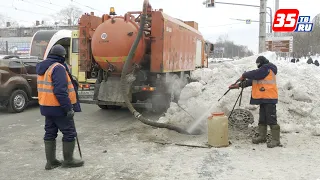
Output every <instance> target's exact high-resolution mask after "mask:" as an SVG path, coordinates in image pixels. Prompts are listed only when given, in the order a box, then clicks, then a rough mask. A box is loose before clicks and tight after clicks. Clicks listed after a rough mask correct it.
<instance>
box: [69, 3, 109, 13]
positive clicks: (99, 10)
mask: <svg viewBox="0 0 320 180" xmlns="http://www.w3.org/2000/svg"><path fill="white" fill-rule="evenodd" d="M70 1H71V2H73V3H76V4H78V5H80V6H84V7H87V8H89V9H92V10H96V11H99V12H102V13H104V12H103V11H100V10H99V9H96V8H93V7H91V6H87V5H85V4H81V3H79V2H77V1H74V0H70Z"/></svg>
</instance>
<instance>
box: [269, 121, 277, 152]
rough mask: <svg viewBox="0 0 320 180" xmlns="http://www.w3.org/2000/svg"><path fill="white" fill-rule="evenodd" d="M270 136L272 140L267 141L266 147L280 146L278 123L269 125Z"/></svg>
mask: <svg viewBox="0 0 320 180" xmlns="http://www.w3.org/2000/svg"><path fill="white" fill-rule="evenodd" d="M270 129H271V136H272V140H271V141H270V142H269V143H267V147H268V148H274V147H277V146H280V126H279V125H271V126H270Z"/></svg>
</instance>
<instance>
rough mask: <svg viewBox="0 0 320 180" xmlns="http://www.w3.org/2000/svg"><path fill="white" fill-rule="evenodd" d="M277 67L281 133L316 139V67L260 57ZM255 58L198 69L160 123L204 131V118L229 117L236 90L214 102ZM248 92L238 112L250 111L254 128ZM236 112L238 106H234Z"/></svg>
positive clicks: (319, 99)
mask: <svg viewBox="0 0 320 180" xmlns="http://www.w3.org/2000/svg"><path fill="white" fill-rule="evenodd" d="M262 55H264V56H265V57H266V58H268V59H269V60H270V61H271V62H272V63H274V64H275V65H276V66H277V67H278V75H277V85H278V90H279V103H278V104H277V116H278V122H279V124H280V125H281V128H282V132H283V133H290V132H301V133H303V132H306V131H309V132H311V133H312V134H313V135H320V119H319V117H320V94H319V93H318V90H319V89H320V74H319V70H320V69H319V67H317V66H312V65H309V64H306V63H289V62H287V61H283V60H276V55H275V53H273V52H266V53H263V54H262ZM257 57H258V55H255V56H251V57H247V58H243V59H240V60H237V61H232V62H223V63H219V64H212V65H211V66H210V68H204V69H198V70H196V71H194V72H193V73H192V78H193V79H197V80H199V82H192V83H190V84H188V85H187V86H186V87H185V88H184V89H183V90H182V92H181V95H180V101H179V103H178V104H176V103H171V106H170V108H169V109H168V111H167V112H166V113H165V115H164V117H161V118H160V119H159V121H160V122H165V123H170V124H174V125H177V126H179V127H183V128H187V129H188V128H189V129H194V128H202V129H203V130H205V129H206V120H207V117H208V116H209V115H210V114H211V113H213V112H224V113H225V114H229V112H230V111H231V109H232V107H233V105H234V103H235V101H236V99H237V96H238V95H239V93H240V89H239V90H231V91H230V92H229V93H228V94H227V95H226V96H225V97H223V98H222V99H221V100H220V101H219V102H218V99H219V98H221V96H222V95H223V94H224V93H225V92H226V91H227V90H228V86H229V85H230V84H233V83H234V82H235V81H236V80H237V79H238V78H239V77H240V76H241V75H242V73H244V72H245V71H249V70H253V69H256V64H255V60H256V58H257ZM250 97H251V88H250V87H249V88H246V89H244V91H243V96H242V104H241V108H243V109H248V110H250V111H251V112H252V113H253V115H254V117H255V123H254V124H253V125H254V126H256V125H257V124H258V117H259V116H258V115H259V106H255V105H250V104H249V101H250ZM236 108H238V105H237V106H236Z"/></svg>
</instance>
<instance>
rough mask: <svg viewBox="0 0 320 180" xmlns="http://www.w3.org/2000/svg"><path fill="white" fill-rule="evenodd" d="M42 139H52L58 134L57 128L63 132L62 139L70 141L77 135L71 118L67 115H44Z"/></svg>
mask: <svg viewBox="0 0 320 180" xmlns="http://www.w3.org/2000/svg"><path fill="white" fill-rule="evenodd" d="M45 119H46V122H45V126H44V129H45V131H46V132H45V134H44V140H46V141H52V140H55V139H56V138H57V136H58V130H60V131H61V132H62V134H63V137H62V141H66V142H72V141H74V139H75V137H76V136H77V131H76V128H75V126H74V120H73V118H68V117H49V116H46V117H45Z"/></svg>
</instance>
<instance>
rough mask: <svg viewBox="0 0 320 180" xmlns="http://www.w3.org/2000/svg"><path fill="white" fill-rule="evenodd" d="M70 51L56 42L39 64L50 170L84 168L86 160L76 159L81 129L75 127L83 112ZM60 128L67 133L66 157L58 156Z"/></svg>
mask: <svg viewBox="0 0 320 180" xmlns="http://www.w3.org/2000/svg"><path fill="white" fill-rule="evenodd" d="M66 54H67V53H66V50H65V48H64V47H63V46H61V45H59V44H58V45H54V46H53V47H52V49H51V51H50V52H49V55H48V57H47V59H46V60H44V61H42V62H40V63H39V64H37V67H36V71H37V74H38V81H37V88H38V100H39V104H40V112H41V114H42V115H43V116H45V127H44V129H45V135H44V144H45V153H46V159H47V163H46V166H45V169H46V170H50V169H53V168H56V167H58V166H60V165H62V167H80V166H83V164H84V161H82V160H77V159H74V158H73V152H74V148H75V138H76V136H77V132H76V129H75V126H74V119H73V116H74V113H75V112H80V111H81V108H80V104H79V102H78V100H77V90H76V89H75V85H74V84H75V83H74V82H73V79H72V77H70V73H69V72H67V69H66V67H65V56H66ZM58 130H60V131H61V132H62V134H63V138H62V141H63V148H62V149H63V157H64V161H63V162H62V163H61V162H60V161H58V160H57V159H56V137H57V136H58Z"/></svg>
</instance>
